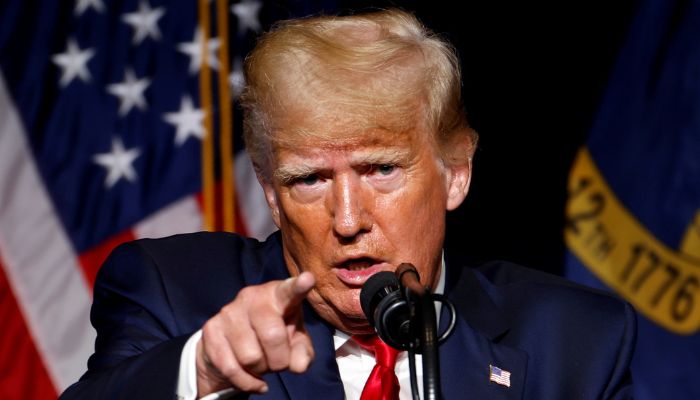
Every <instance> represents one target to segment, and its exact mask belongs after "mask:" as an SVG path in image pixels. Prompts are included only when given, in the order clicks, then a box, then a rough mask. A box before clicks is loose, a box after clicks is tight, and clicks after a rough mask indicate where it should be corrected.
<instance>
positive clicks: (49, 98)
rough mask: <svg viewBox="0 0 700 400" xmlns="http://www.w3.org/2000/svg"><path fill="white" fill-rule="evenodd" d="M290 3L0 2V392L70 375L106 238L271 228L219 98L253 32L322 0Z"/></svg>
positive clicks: (78, 367) (90, 334)
mask: <svg viewBox="0 0 700 400" xmlns="http://www.w3.org/2000/svg"><path fill="white" fill-rule="evenodd" d="M291 3H293V4H291ZM290 4H291V5H284V6H280V4H279V3H277V5H276V6H275V7H276V8H275V7H267V8H266V6H267V5H263V4H262V2H261V1H257V0H242V1H239V2H234V3H229V2H227V1H222V0H218V1H217V0H214V1H210V0H200V1H199V2H197V1H191V0H171V1H168V0H124V1H110V0H76V1H75V2H66V1H53V0H5V1H3V2H1V3H0V321H2V322H0V366H1V367H0V398H2V399H20V398H21V399H50V398H55V397H56V396H57V394H59V393H60V392H61V391H63V389H65V388H66V387H67V386H68V385H70V384H71V383H72V382H74V381H76V380H77V379H78V378H79V377H80V375H82V373H84V371H85V369H86V360H87V358H88V356H89V355H90V354H91V353H92V349H93V344H94V335H95V334H94V331H93V329H92V327H91V326H90V323H89V308H90V304H91V297H92V293H91V288H92V284H93V281H94V278H95V275H96V273H97V271H98V269H99V266H100V264H101V263H102V261H103V260H104V258H105V257H106V255H107V254H108V253H109V252H110V251H111V249H113V248H114V247H115V246H116V245H117V244H119V243H121V242H124V241H126V240H131V239H135V238H143V237H160V236H166V235H170V234H174V233H180V232H189V231H197V230H201V229H203V228H204V229H236V230H237V231H239V232H242V233H244V234H248V235H250V236H255V237H259V238H264V237H265V236H267V234H269V233H270V232H272V230H273V229H274V226H273V225H272V223H271V221H270V219H269V217H268V216H267V207H266V205H265V202H264V198H263V196H262V192H261V190H259V188H258V186H257V184H256V182H255V177H254V174H253V173H252V169H251V166H250V162H249V160H248V159H247V158H246V157H245V154H244V153H243V152H236V153H235V157H234V152H233V150H232V149H236V150H239V149H240V148H241V143H240V139H239V136H238V135H239V134H240V118H239V116H238V115H233V114H232V110H233V107H232V103H233V101H234V99H235V96H236V95H237V94H238V93H239V92H240V88H241V85H242V80H243V78H242V72H241V67H242V59H243V57H244V56H245V52H246V51H247V50H248V49H249V48H250V46H251V44H252V43H253V42H254V39H255V36H256V35H257V33H258V32H259V31H261V30H262V29H264V28H266V26H268V25H269V23H271V22H272V21H273V20H274V19H277V18H284V17H291V16H298V15H303V14H308V13H311V12H318V11H320V9H321V8H322V5H323V6H325V7H326V8H328V7H331V8H332V3H329V4H331V5H330V6H328V5H327V4H325V3H323V2H317V3H316V4H309V3H308V2H307V3H304V2H298V1H295V2H290ZM266 10H267V11H266ZM263 15H264V16H265V18H263ZM229 31H230V32H229ZM231 131H233V133H234V134H231ZM231 142H232V143H233V144H231ZM233 177H235V179H233ZM234 181H235V182H236V188H237V190H235V191H233V189H232V185H233V182H234ZM234 221H235V222H234Z"/></svg>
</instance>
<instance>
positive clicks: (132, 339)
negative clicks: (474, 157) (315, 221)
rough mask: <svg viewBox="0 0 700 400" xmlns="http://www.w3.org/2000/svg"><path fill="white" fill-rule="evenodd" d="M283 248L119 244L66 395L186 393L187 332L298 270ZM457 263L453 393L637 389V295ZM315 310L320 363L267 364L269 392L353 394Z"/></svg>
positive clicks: (572, 394) (448, 393)
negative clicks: (624, 297) (500, 376)
mask: <svg viewBox="0 0 700 400" xmlns="http://www.w3.org/2000/svg"><path fill="white" fill-rule="evenodd" d="M281 249H282V245H281V240H280V238H279V235H277V234H275V235H272V236H271V237H270V238H269V239H268V240H267V241H265V242H262V243H261V242H258V241H255V240H252V239H245V238H241V237H239V236H236V235H233V234H226V233H198V234H188V235H178V236H173V237H169V238H165V239H156V240H139V241H136V242H131V243H128V244H125V245H122V246H120V247H118V248H117V249H116V250H115V251H114V252H113V253H112V255H111V256H110V257H109V259H108V260H107V261H106V263H105V264H104V266H103V267H102V269H101V270H100V272H99V275H98V277H97V281H96V283H95V289H94V303H93V307H92V312H91V319H92V323H93V325H94V326H95V329H96V330H97V334H98V335H97V340H96V344H95V353H94V354H93V355H92V356H91V357H90V360H89V361H88V372H87V373H86V374H85V375H84V376H83V377H82V378H81V380H80V381H79V382H77V383H76V384H74V385H73V386H71V387H70V388H68V390H66V392H65V393H64V394H63V395H62V397H61V398H64V399H73V398H75V399H173V398H175V394H174V393H175V387H176V381H177V375H178V369H179V361H180V353H181V350H182V347H183V346H184V344H185V342H186V341H187V339H188V337H189V336H190V335H191V334H192V333H194V332H195V331H197V330H198V329H200V328H201V327H202V325H203V324H204V322H205V321H206V320H207V319H209V318H210V317H211V316H213V315H214V314H216V313H217V312H218V311H219V309H220V308H221V307H222V306H223V305H225V304H227V303H228V302H230V301H231V300H232V299H233V298H234V297H235V296H236V293H237V292H238V291H239V290H240V289H241V288H242V287H244V286H247V285H254V284H258V283H261V282H266V281H269V280H274V279H284V278H287V277H288V276H289V275H288V273H287V270H286V267H285V265H284V261H283V259H282V252H281ZM448 256H449V255H448ZM446 269H447V276H446V286H445V295H446V296H447V297H449V298H450V299H451V300H452V301H453V302H454V304H455V306H456V308H457V313H458V321H457V325H456V329H455V332H454V334H453V335H452V336H451V337H450V338H449V339H448V340H447V341H446V342H445V343H444V344H443V345H441V346H440V350H439V351H440V371H441V378H442V379H441V381H442V392H443V396H444V398H445V399H533V400H535V399H536V400H542V399H567V400H568V399H621V398H630V397H631V393H632V391H631V378H630V372H629V364H630V359H631V357H632V352H633V347H634V342H635V332H636V320H635V315H634V312H633V311H632V309H631V308H630V307H629V305H628V304H626V303H624V302H622V301H620V300H618V299H617V298H615V297H613V296H610V295H607V294H604V293H602V292H600V291H596V290H593V289H588V288H585V287H582V286H578V285H575V284H572V283H569V282H567V281H565V280H563V279H561V278H558V277H554V276H551V275H547V274H543V273H540V272H536V271H532V270H528V269H525V268H523V267H519V266H516V265H513V264H508V263H502V262H496V263H490V264H487V265H484V266H482V267H480V268H477V269H471V268H461V267H458V266H457V265H454V263H452V262H451V261H450V259H449V258H447V260H446ZM444 308H445V307H443V309H444ZM447 319H448V317H447V316H446V315H443V316H442V317H441V321H446V320H447ZM304 320H305V324H306V328H307V330H308V332H309V334H310V335H311V338H312V341H313V345H314V349H315V352H316V358H315V360H314V362H313V363H312V365H311V367H310V369H309V370H308V371H307V372H306V373H304V374H300V375H296V374H293V373H290V372H281V373H270V374H267V375H266V376H265V380H266V381H267V382H268V384H269V388H270V390H269V392H268V393H267V394H266V395H265V396H260V397H267V398H272V399H299V400H305V399H343V397H344V394H343V385H342V382H341V380H340V376H339V373H338V367H337V365H336V362H335V351H334V347H333V338H332V335H333V332H334V328H333V327H332V326H330V325H328V324H327V323H326V322H325V321H324V320H322V319H321V318H320V317H319V316H318V315H317V314H316V313H315V312H314V311H313V310H312V309H311V307H310V306H309V305H308V304H304ZM489 365H494V366H497V367H499V368H501V369H503V370H506V371H509V372H510V374H511V376H510V380H511V385H510V387H505V386H501V385H498V384H495V383H492V382H489ZM251 397H258V396H251Z"/></svg>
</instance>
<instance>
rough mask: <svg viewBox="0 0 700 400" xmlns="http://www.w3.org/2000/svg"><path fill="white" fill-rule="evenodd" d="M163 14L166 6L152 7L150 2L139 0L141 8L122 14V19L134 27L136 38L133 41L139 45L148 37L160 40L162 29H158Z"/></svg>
mask: <svg viewBox="0 0 700 400" xmlns="http://www.w3.org/2000/svg"><path fill="white" fill-rule="evenodd" d="M163 14H165V8H163V7H158V8H155V9H152V8H151V6H150V5H149V4H148V2H147V1H143V0H142V1H141V2H139V10H138V11H137V12H133V13H127V14H124V15H123V16H122V21H124V22H125V23H127V24H129V25H131V27H132V28H134V38H133V40H132V41H131V43H132V44H134V45H138V44H140V43H141V42H142V41H143V39H145V38H146V37H151V38H153V40H159V39H160V30H159V29H158V20H159V19H160V18H161V17H162V16H163Z"/></svg>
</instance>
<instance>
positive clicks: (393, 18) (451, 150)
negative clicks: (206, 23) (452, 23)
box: [241, 9, 477, 177]
mask: <svg viewBox="0 0 700 400" xmlns="http://www.w3.org/2000/svg"><path fill="white" fill-rule="evenodd" d="M245 74H246V88H245V90H244V91H243V94H242V96H241V105H242V107H243V111H244V138H245V142H246V148H247V151H248V153H249V155H250V157H251V160H252V161H253V164H254V165H255V166H256V168H257V169H258V172H262V173H263V174H264V176H266V177H269V173H270V168H271V161H272V160H273V159H274V158H273V154H272V153H273V151H274V147H275V146H286V145H293V144H294V143H296V141H299V140H307V139H308V138H309V137H312V138H314V139H316V140H317V141H318V142H319V143H323V142H324V141H327V142H329V143H330V142H334V141H338V140H349V139H352V138H353V137H355V136H359V135H361V134H362V132H366V131H367V130H368V129H376V128H378V129H384V130H388V131H390V132H397V133H402V132H413V131H427V132H429V133H430V134H431V135H432V138H433V140H434V142H435V143H436V144H437V146H436V148H437V150H438V151H439V153H440V154H439V155H440V157H441V158H442V160H443V162H445V163H446V164H455V163H465V162H469V160H471V156H472V154H473V151H474V148H475V146H476V141H477V134H476V132H474V131H473V130H472V129H471V128H469V126H468V124H467V119H466V116H465V113H464V109H463V106H462V102H461V76H460V68H459V61H458V59H457V55H456V52H455V50H454V48H453V47H452V46H451V45H450V44H449V43H448V42H446V41H445V40H443V39H441V38H439V37H438V36H437V35H436V34H434V33H433V32H431V31H430V30H428V29H427V28H425V27H424V26H423V25H422V24H421V23H420V22H419V21H418V19H417V18H416V17H415V16H413V15H412V14H410V13H408V12H405V11H401V10H397V9H390V10H383V11H378V12H372V13H366V14H358V15H350V16H342V17H341V16H317V17H310V18H304V19H294V20H287V21H282V22H280V23H278V24H277V25H275V26H274V27H273V28H272V29H271V30H270V31H269V32H267V33H266V34H264V35H262V36H261V38H260V39H259V42H258V44H257V45H256V47H255V49H254V50H253V51H252V52H251V53H250V54H249V56H248V57H247V58H246V62H245ZM300 121H303V122H304V123H303V124H299V122H300ZM292 122H294V123H292ZM291 126H304V127H305V128H304V129H303V130H302V129H297V130H292V129H290V128H289V127H291ZM331 127H336V128H338V127H340V128H342V129H336V130H335V133H330V131H331V130H332V129H329V128H331ZM338 131H342V132H343V133H342V137H338V136H337V135H338V134H337V132H338ZM465 137H466V138H468V143H470V146H469V148H468V149H464V146H454V144H455V143H458V142H463V141H464V140H463V139H464V138H465Z"/></svg>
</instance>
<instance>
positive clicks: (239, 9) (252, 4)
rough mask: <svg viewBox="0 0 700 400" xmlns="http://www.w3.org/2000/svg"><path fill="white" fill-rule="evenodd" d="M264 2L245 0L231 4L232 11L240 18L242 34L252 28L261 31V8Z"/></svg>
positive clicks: (239, 31) (239, 27) (239, 30)
mask: <svg viewBox="0 0 700 400" xmlns="http://www.w3.org/2000/svg"><path fill="white" fill-rule="evenodd" d="M261 7H262V3H261V2H259V1H257V0H243V1H241V2H240V3H238V4H234V5H232V6H231V12H232V13H234V14H235V15H236V17H237V18H238V33H239V34H242V33H244V32H245V31H246V30H248V29H250V30H252V31H255V32H260V30H261V29H262V27H261V26H260V19H259V18H258V16H259V14H260V8H261Z"/></svg>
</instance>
